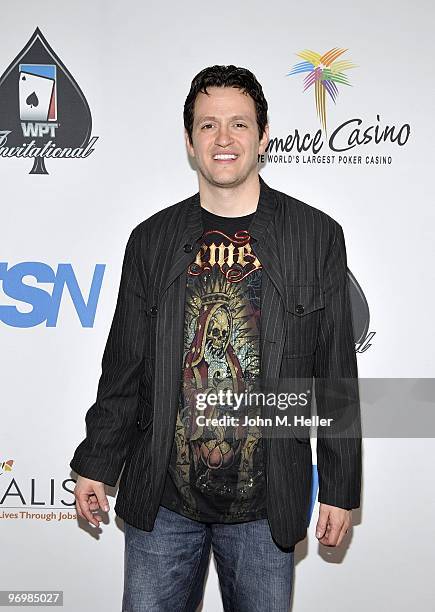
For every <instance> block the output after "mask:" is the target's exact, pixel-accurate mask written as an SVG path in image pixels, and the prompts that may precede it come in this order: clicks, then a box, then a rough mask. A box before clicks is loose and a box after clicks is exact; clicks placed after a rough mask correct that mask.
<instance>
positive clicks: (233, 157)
mask: <svg viewBox="0 0 435 612" xmlns="http://www.w3.org/2000/svg"><path fill="white" fill-rule="evenodd" d="M236 158H237V155H213V159H236Z"/></svg>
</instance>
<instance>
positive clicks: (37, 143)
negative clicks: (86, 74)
mask: <svg viewBox="0 0 435 612" xmlns="http://www.w3.org/2000/svg"><path fill="white" fill-rule="evenodd" d="M0 117H1V119H0V163H5V162H4V160H5V158H14V157H15V158H29V159H31V160H32V161H33V167H32V168H31V171H30V174H48V172H47V169H46V166H45V163H46V160H47V159H55V158H73V159H80V158H81V159H83V158H86V157H88V156H89V155H90V154H91V153H92V152H93V151H94V149H93V148H92V147H93V146H94V144H95V142H96V141H97V140H98V137H97V136H94V137H91V131H92V117H91V112H90V109H89V106H88V103H87V101H86V98H85V97H84V95H83V92H82V91H81V89H80V87H79V85H78V84H77V82H76V81H75V80H74V78H73V76H72V75H71V73H70V72H69V71H68V69H67V68H66V66H65V65H64V64H63V63H62V61H61V60H60V59H59V57H58V56H57V55H56V54H55V52H54V51H53V49H52V48H51V47H50V45H49V44H48V42H47V40H46V39H45V38H44V36H43V35H42V32H41V31H40V30H39V28H36V30H35V32H34V33H33V36H32V37H31V38H30V40H29V41H28V43H27V44H26V45H25V47H24V49H23V50H22V51H20V53H19V54H18V56H17V57H16V58H15V59H14V61H13V62H12V63H11V65H10V66H9V67H8V68H7V69H6V71H5V72H4V74H3V76H2V77H1V78H0Z"/></svg>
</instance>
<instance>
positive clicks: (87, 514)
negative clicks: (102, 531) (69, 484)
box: [74, 476, 109, 527]
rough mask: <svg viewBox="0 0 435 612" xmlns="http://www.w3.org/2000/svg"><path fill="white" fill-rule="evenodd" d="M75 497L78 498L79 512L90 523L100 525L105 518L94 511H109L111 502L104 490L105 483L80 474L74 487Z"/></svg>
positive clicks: (77, 506)
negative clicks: (93, 512)
mask: <svg viewBox="0 0 435 612" xmlns="http://www.w3.org/2000/svg"><path fill="white" fill-rule="evenodd" d="M74 497H75V498H76V508H77V512H78V514H79V515H80V516H81V517H82V518H84V519H85V520H87V521H89V523H92V525H95V527H99V526H100V521H102V520H103V519H102V518H101V516H99V515H98V514H92V511H93V510H104V512H108V511H109V502H108V501H107V497H106V492H105V490H104V483H103V482H98V480H91V479H90V478H84V477H83V476H79V477H78V478H77V483H76V486H75V488H74Z"/></svg>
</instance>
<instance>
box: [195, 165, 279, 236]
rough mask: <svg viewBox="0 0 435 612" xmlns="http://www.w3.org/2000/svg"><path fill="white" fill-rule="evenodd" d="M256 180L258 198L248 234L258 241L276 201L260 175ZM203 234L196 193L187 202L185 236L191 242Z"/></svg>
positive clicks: (272, 213) (272, 212) (263, 232)
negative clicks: (258, 183) (258, 182)
mask: <svg viewBox="0 0 435 612" xmlns="http://www.w3.org/2000/svg"><path fill="white" fill-rule="evenodd" d="M258 178H259V181H260V196H259V198H258V204H257V209H256V211H255V214H254V216H253V218H252V220H251V223H250V224H249V228H248V233H249V234H250V236H252V237H253V238H254V239H255V240H257V241H260V240H261V239H262V237H263V236H264V234H265V230H266V227H267V225H268V224H269V221H270V220H271V219H272V217H273V215H274V213H275V209H276V199H275V197H274V194H273V190H272V189H271V188H270V187H269V186H268V185H267V183H265V181H264V179H262V178H261V176H260V175H258ZM203 232H204V227H203V224H202V215H201V202H200V196H199V192H197V193H195V194H194V195H193V196H191V197H190V198H189V199H188V201H187V234H188V236H189V237H190V240H191V241H192V242H193V241H198V240H200V239H201V236H202V234H203Z"/></svg>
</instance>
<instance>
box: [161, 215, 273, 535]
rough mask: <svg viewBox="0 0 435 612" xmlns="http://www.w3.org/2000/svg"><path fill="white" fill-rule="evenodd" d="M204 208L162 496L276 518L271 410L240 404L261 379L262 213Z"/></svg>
mask: <svg viewBox="0 0 435 612" xmlns="http://www.w3.org/2000/svg"><path fill="white" fill-rule="evenodd" d="M201 214H202V221H203V226H204V230H205V231H204V233H203V236H202V243H201V250H200V251H199V253H198V255H197V257H196V259H195V261H194V262H193V263H192V264H191V265H190V266H189V269H188V270H187V286H186V303H185V323H184V350H183V372H182V385H181V390H180V402H179V409H178V415H177V423H176V430H175V438H174V443H173V447H172V453H171V458H170V462H169V467H168V473H167V476H166V482H165V488H164V493H163V497H162V500H161V504H162V505H163V506H165V507H167V508H169V509H171V510H173V511H175V512H178V513H179V514H182V515H185V516H187V517H189V518H192V519H195V520H200V521H205V522H220V523H226V522H228V523H230V522H231V523H232V522H246V521H250V520H255V519H259V518H266V517H267V512H266V484H265V478H264V460H263V458H264V454H263V443H262V442H263V441H262V437H261V431H260V428H259V427H258V425H257V424H256V423H255V417H256V416H261V415H260V413H259V412H258V410H259V409H258V408H257V407H255V406H254V407H249V408H247V407H246V405H244V404H240V406H239V408H238V409H235V403H234V397H235V396H236V395H237V394H238V395H239V397H240V398H242V396H243V394H245V396H246V393H247V392H249V391H252V390H254V391H255V389H257V387H256V383H258V380H259V375H260V373H259V367H260V350H259V332H260V291H261V273H262V266H261V263H260V261H259V260H258V259H257V257H256V256H255V254H254V253H253V251H252V249H251V245H250V241H251V238H250V236H249V234H248V231H247V230H248V227H249V225H250V223H251V221H252V218H253V216H254V213H252V214H250V215H246V216H243V217H232V218H229V217H228V218H227V217H222V216H219V215H215V214H213V213H211V212H209V211H207V210H205V209H204V208H202V209H201ZM227 390H230V393H232V396H231V398H232V402H230V403H229V402H228V395H226V393H227ZM219 392H220V394H219ZM211 396H214V400H211ZM198 400H200V401H198ZM241 401H242V399H240V402H241ZM246 416H249V417H251V418H250V421H249V423H246V419H245V417H246ZM231 417H232V418H231Z"/></svg>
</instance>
